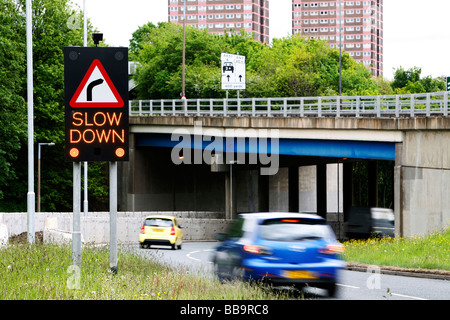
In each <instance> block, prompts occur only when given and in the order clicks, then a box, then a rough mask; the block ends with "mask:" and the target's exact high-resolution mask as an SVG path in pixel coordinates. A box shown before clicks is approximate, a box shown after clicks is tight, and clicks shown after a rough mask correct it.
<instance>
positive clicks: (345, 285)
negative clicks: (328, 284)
mask: <svg viewBox="0 0 450 320" xmlns="http://www.w3.org/2000/svg"><path fill="white" fill-rule="evenodd" d="M336 285H338V286H341V287H346V288H352V289H361V288H360V287H355V286H349V285H347V284H341V283H336Z"/></svg>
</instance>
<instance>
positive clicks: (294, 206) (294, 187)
mask: <svg viewBox="0 0 450 320" xmlns="http://www.w3.org/2000/svg"><path fill="white" fill-rule="evenodd" d="M288 170H289V177H288V179H289V186H288V193H289V194H288V198H289V212H299V206H298V200H299V188H298V187H299V184H298V167H289V169H288Z"/></svg>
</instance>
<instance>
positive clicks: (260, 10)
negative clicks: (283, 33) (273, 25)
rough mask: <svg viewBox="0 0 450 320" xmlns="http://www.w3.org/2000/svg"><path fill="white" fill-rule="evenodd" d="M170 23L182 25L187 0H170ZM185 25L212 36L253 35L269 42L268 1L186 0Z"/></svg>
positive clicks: (257, 38)
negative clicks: (248, 33) (244, 33)
mask: <svg viewBox="0 0 450 320" xmlns="http://www.w3.org/2000/svg"><path fill="white" fill-rule="evenodd" d="M168 3H169V8H168V14H169V22H173V23H178V24H181V23H183V13H184V6H185V4H184V0H168ZM186 24H187V25H192V26H196V27H197V28H198V29H208V30H209V32H210V33H216V34H224V32H225V31H226V32H228V33H230V32H236V33H238V32H240V31H241V30H242V29H245V31H247V32H250V33H254V35H255V39H256V40H259V41H261V42H264V43H269V0H186Z"/></svg>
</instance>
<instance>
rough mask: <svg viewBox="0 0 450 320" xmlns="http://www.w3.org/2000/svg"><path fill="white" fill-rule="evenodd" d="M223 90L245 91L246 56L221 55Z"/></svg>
mask: <svg viewBox="0 0 450 320" xmlns="http://www.w3.org/2000/svg"><path fill="white" fill-rule="evenodd" d="M220 58H221V62H222V66H221V72H222V90H245V89H246V84H245V81H246V79H245V56H240V55H236V54H230V53H222V55H221V57H220Z"/></svg>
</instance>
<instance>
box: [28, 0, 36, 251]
mask: <svg viewBox="0 0 450 320" xmlns="http://www.w3.org/2000/svg"><path fill="white" fill-rule="evenodd" d="M26 17H27V22H26V26H27V100H28V101H27V102H28V193H27V239H28V242H29V243H30V244H33V243H34V241H35V234H34V232H35V231H34V211H35V200H36V199H35V193H34V126H33V124H34V122H33V39H32V0H27V2H26Z"/></svg>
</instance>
